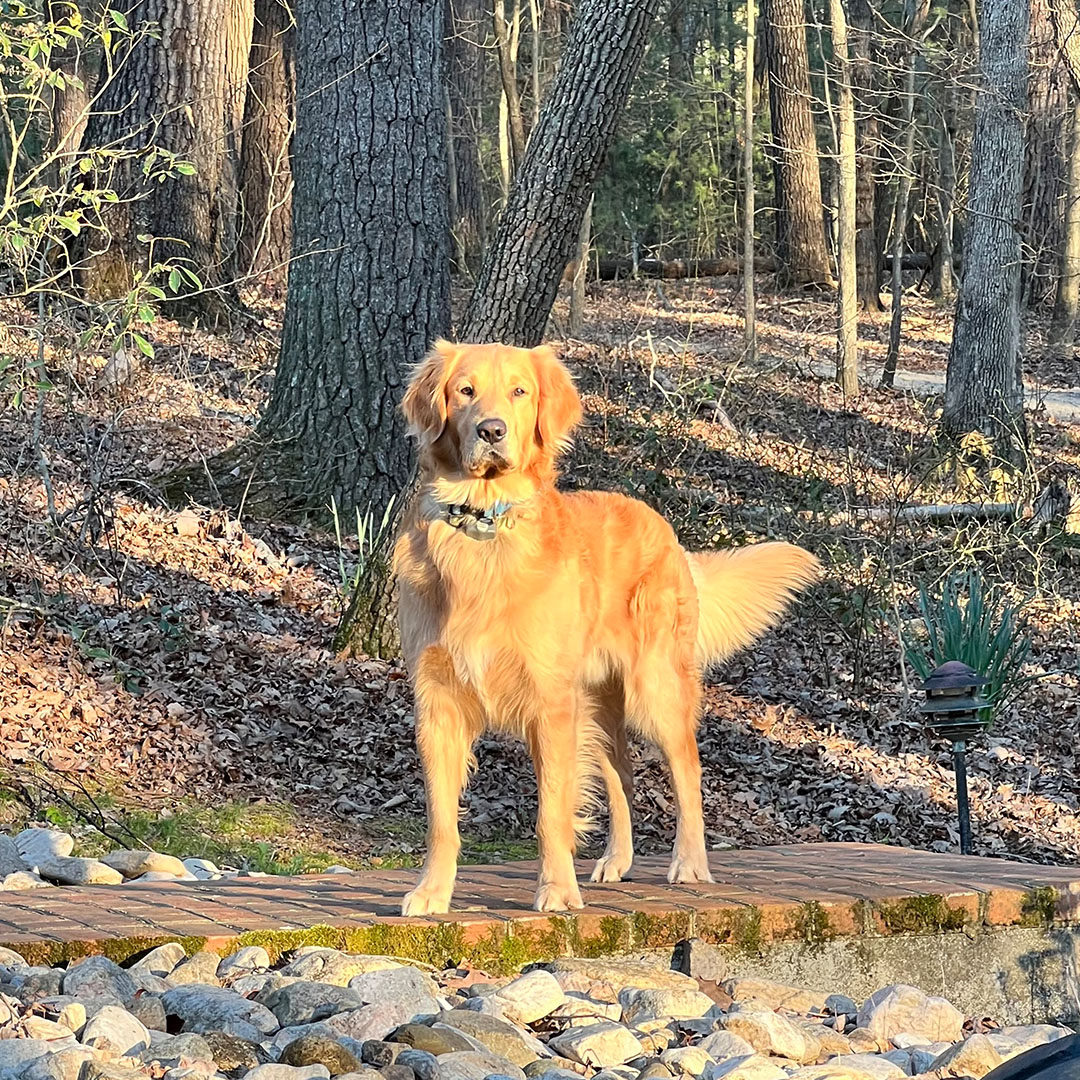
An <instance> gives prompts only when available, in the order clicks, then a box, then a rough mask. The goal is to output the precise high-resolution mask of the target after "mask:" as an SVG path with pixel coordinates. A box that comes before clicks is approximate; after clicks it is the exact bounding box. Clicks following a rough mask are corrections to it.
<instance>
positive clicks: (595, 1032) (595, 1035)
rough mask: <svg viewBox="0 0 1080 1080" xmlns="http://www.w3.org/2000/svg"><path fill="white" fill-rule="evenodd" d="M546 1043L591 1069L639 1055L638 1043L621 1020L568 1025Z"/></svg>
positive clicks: (615, 1063) (621, 1061)
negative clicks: (574, 1025)
mask: <svg viewBox="0 0 1080 1080" xmlns="http://www.w3.org/2000/svg"><path fill="white" fill-rule="evenodd" d="M548 1046H549V1047H550V1048H551V1049H552V1050H554V1051H555V1053H557V1054H561V1055H562V1056H563V1057H568V1058H570V1060H571V1061H577V1062H579V1063H580V1064H582V1065H589V1066H591V1067H592V1068H594V1069H598V1068H607V1067H608V1066H611V1065H622V1064H624V1063H625V1062H627V1061H633V1060H634V1058H637V1057H640V1056H641V1043H640V1042H639V1041H638V1040H637V1039H636V1038H635V1037H634V1035H633V1034H632V1033H631V1032H630V1031H629V1030H628V1029H627V1028H625V1027H623V1026H622V1024H612V1023H610V1022H607V1021H605V1022H603V1023H600V1024H591V1025H589V1026H588V1027H578V1028H571V1029H570V1030H569V1031H565V1032H563V1033H562V1034H561V1035H557V1036H555V1038H553V1039H551V1040H550V1041H549V1043H548Z"/></svg>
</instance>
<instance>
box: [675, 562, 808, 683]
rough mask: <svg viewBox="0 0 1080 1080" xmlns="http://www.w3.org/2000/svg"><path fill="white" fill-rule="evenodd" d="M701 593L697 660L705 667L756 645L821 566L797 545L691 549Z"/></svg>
mask: <svg viewBox="0 0 1080 1080" xmlns="http://www.w3.org/2000/svg"><path fill="white" fill-rule="evenodd" d="M686 557H687V559H688V560H689V562H690V573H691V575H692V576H693V579H694V585H695V587H696V588H697V594H698V633H697V659H698V663H700V664H701V665H702V667H708V666H710V665H712V664H717V663H719V662H720V661H721V660H726V659H727V658H728V657H729V656H732V655H733V654H734V653H736V652H738V651H739V649H742V648H745V647H746V646H747V645H750V644H751V643H752V642H754V641H755V640H756V639H757V638H759V637H760V636H761V635H762V634H763V633H764V632H765V631H766V630H768V629H769V627H770V626H772V625H773V623H774V622H775V621H776V620H777V618H778V617H779V616H780V614H781V613H782V612H783V610H784V608H785V607H787V605H788V603H790V601H791V600H792V599H793V598H794V597H795V596H796V594H797V593H799V592H800V591H801V590H802V589H804V588H805V587H806V586H807V585H809V584H811V583H812V582H814V581H816V580H817V577H818V574H819V573H820V571H821V564H820V563H819V562H818V560H817V558H815V556H813V555H811V554H810V552H809V551H804V550H803V549H802V548H800V547H796V546H795V545H794V544H781V543H767V544H750V545H748V546H747V547H742V548H734V549H732V550H730V551H700V552H687V554H686Z"/></svg>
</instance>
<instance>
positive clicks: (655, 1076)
mask: <svg viewBox="0 0 1080 1080" xmlns="http://www.w3.org/2000/svg"><path fill="white" fill-rule="evenodd" d="M706 1057H707V1058H708V1055H706ZM708 1060H709V1061H711V1060H712V1059H711V1058H708ZM672 1075H673V1073H672V1071H671V1070H670V1069H669V1068H668V1067H667V1066H666V1065H665V1064H664V1063H663V1062H662V1061H650V1062H649V1064H648V1065H646V1066H645V1067H644V1068H643V1069H642V1070H641V1071H640V1072H639V1073H638V1074H637V1080H669V1077H671V1076H672Z"/></svg>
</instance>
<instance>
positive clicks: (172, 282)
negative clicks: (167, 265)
mask: <svg viewBox="0 0 1080 1080" xmlns="http://www.w3.org/2000/svg"><path fill="white" fill-rule="evenodd" d="M169 291H170V292H174V293H176V292H179V291H180V271H179V270H177V269H176V267H175V266H174V267H173V268H172V269H171V270H170V271H169Z"/></svg>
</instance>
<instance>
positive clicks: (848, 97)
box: [829, 0, 859, 398]
mask: <svg viewBox="0 0 1080 1080" xmlns="http://www.w3.org/2000/svg"><path fill="white" fill-rule="evenodd" d="M829 22H830V24H831V26H832V41H833V59H834V62H835V64H836V68H837V71H836V76H835V78H836V87H837V92H836V129H837V148H836V149H837V155H836V160H837V186H838V189H839V198H838V199H837V204H838V206H837V226H838V228H837V244H836V267H837V277H838V278H839V288H838V290H837V296H836V322H837V355H836V370H837V373H838V374H839V376H840V388H841V390H843V392H844V396H845V397H849V398H852V397H855V396H856V395H857V394H858V393H859V320H858V302H857V297H856V285H855V208H856V191H855V187H856V184H855V180H856V176H855V172H856V169H855V101H854V96H853V93H852V86H851V63H850V59H849V57H848V34H847V18H846V16H845V14H844V4H843V0H829Z"/></svg>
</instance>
